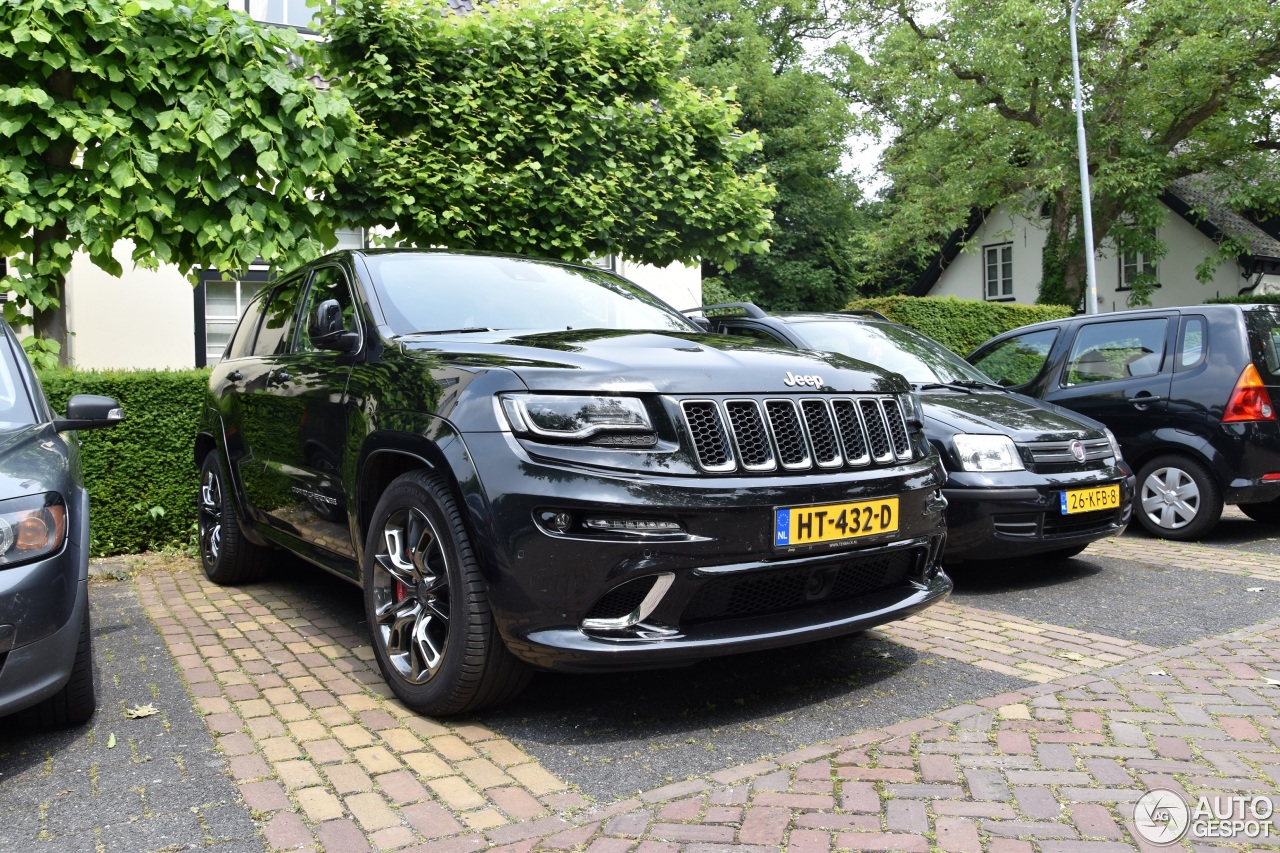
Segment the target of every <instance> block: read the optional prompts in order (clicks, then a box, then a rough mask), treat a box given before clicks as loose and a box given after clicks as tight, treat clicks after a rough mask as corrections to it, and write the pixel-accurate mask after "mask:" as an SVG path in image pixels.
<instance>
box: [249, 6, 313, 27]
mask: <svg viewBox="0 0 1280 853" xmlns="http://www.w3.org/2000/svg"><path fill="white" fill-rule="evenodd" d="M231 8H233V9H238V10H240V11H241V12H248V13H249V17H250V18H253V19H254V20H255V21H260V22H262V23H264V24H281V25H283V26H286V27H294V28H296V29H302V30H309V29H311V24H312V22H313V21H314V20H315V16H316V10H315V9H313V8H311V7H310V6H308V5H307V0H233V2H232V3H231Z"/></svg>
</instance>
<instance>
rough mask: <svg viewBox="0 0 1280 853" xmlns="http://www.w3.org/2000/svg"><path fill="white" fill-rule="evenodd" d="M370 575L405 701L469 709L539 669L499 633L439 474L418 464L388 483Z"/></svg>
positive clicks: (383, 643)
mask: <svg viewBox="0 0 1280 853" xmlns="http://www.w3.org/2000/svg"><path fill="white" fill-rule="evenodd" d="M363 575H364V578H363V580H364V601H365V616H366V617H367V619H368V621H369V631H370V633H371V635H372V640H373V650H374V655H375V657H376V658H377V661H378V668H379V669H380V670H381V671H382V677H383V678H385V679H386V681H387V684H388V685H390V687H391V690H392V692H394V693H395V695H396V697H397V698H399V699H400V701H401V702H403V703H404V704H405V705H407V706H408V707H410V708H412V709H413V710H415V711H417V712H418V713H421V714H430V715H437V716H440V715H448V714H461V713H465V712H467V711H473V710H475V709H477V708H482V707H485V706H489V705H498V704H501V703H503V702H506V701H508V700H509V699H511V698H513V697H515V696H516V694H518V693H519V692H520V691H521V690H523V689H524V687H525V685H526V684H527V683H528V681H529V677H530V675H531V673H530V672H529V670H528V668H527V667H526V666H525V665H524V664H523V663H521V662H520V661H519V660H517V659H516V658H515V657H514V656H513V655H512V654H511V653H510V652H509V651H507V647H506V645H504V643H503V641H502V637H501V636H500V635H499V634H498V629H497V626H496V625H495V623H494V620H493V614H492V612H491V611H490V609H489V600H488V595H487V594H486V591H485V586H484V582H483V579H482V578H481V575H480V564H479V561H478V560H477V559H476V556H475V552H474V551H473V550H472V547H471V539H470V537H469V536H468V534H467V530H466V526H465V524H464V523H463V520H462V513H461V512H460V511H459V509H458V504H457V501H456V500H455V499H454V497H453V493H452V491H451V490H450V489H449V487H448V485H447V484H446V483H445V482H444V480H442V479H441V478H440V477H439V476H437V475H434V474H431V473H429V472H427V471H411V472H409V473H407V474H404V475H402V476H400V477H397V478H396V479H395V480H394V481H392V483H391V485H390V486H388V487H387V490H386V491H385V492H383V494H382V498H381V499H380V500H379V501H378V505H377V507H376V508H375V509H374V511H373V518H372V520H371V523H370V525H369V536H368V540H367V542H366V545H365V549H364V566H363Z"/></svg>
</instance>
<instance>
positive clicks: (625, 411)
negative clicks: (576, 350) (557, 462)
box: [502, 394, 657, 446]
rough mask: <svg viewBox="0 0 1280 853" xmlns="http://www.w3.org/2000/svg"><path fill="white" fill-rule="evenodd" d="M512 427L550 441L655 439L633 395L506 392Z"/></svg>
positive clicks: (649, 441) (625, 442)
mask: <svg viewBox="0 0 1280 853" xmlns="http://www.w3.org/2000/svg"><path fill="white" fill-rule="evenodd" d="M502 410H503V412H505V413H506V416H507V420H508V421H509V422H510V423H511V429H512V430H513V431H514V432H517V433H526V434H531V435H534V436H537V437H538V438H541V439H549V440H552V441H571V442H588V443H591V444H621V445H627V446H633V445H646V444H647V445H652V444H654V443H656V441H657V435H656V434H655V432H654V429H653V422H652V421H651V420H650V419H649V412H648V410H646V409H645V406H644V403H643V402H642V401H641V400H640V399H638V398H636V397H603V396H585V395H584V396H578V395H560V394H506V395H503V397H502Z"/></svg>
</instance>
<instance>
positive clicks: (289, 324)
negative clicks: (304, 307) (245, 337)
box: [253, 278, 302, 356]
mask: <svg viewBox="0 0 1280 853" xmlns="http://www.w3.org/2000/svg"><path fill="white" fill-rule="evenodd" d="M301 283H302V279H296V278H295V279H292V280H290V281H286V282H284V283H283V284H281V285H280V286H279V287H277V288H276V289H275V290H273V291H271V295H270V296H269V297H268V298H267V307H266V310H265V311H264V312H263V314H264V316H263V321H262V328H260V329H259V330H258V339H257V340H256V341H255V342H254V345H253V354H254V355H256V356H264V355H279V354H283V353H287V352H288V351H289V345H290V343H291V342H292V337H293V336H292V332H293V317H294V314H295V313H297V307H298V296H299V295H300V294H299V290H300V288H301Z"/></svg>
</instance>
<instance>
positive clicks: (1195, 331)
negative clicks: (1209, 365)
mask: <svg viewBox="0 0 1280 853" xmlns="http://www.w3.org/2000/svg"><path fill="white" fill-rule="evenodd" d="M1208 328H1209V327H1208V324H1207V323H1206V322H1205V319H1204V317H1201V316H1200V315H1199V314H1192V315H1191V316H1189V317H1183V318H1182V330H1181V331H1180V332H1179V333H1178V360H1177V362H1176V363H1175V364H1174V369H1175V370H1186V369H1188V368H1191V367H1195V366H1196V365H1197V364H1199V363H1200V362H1202V361H1204V356H1205V352H1206V350H1207V349H1208V343H1209V340H1208Z"/></svg>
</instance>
